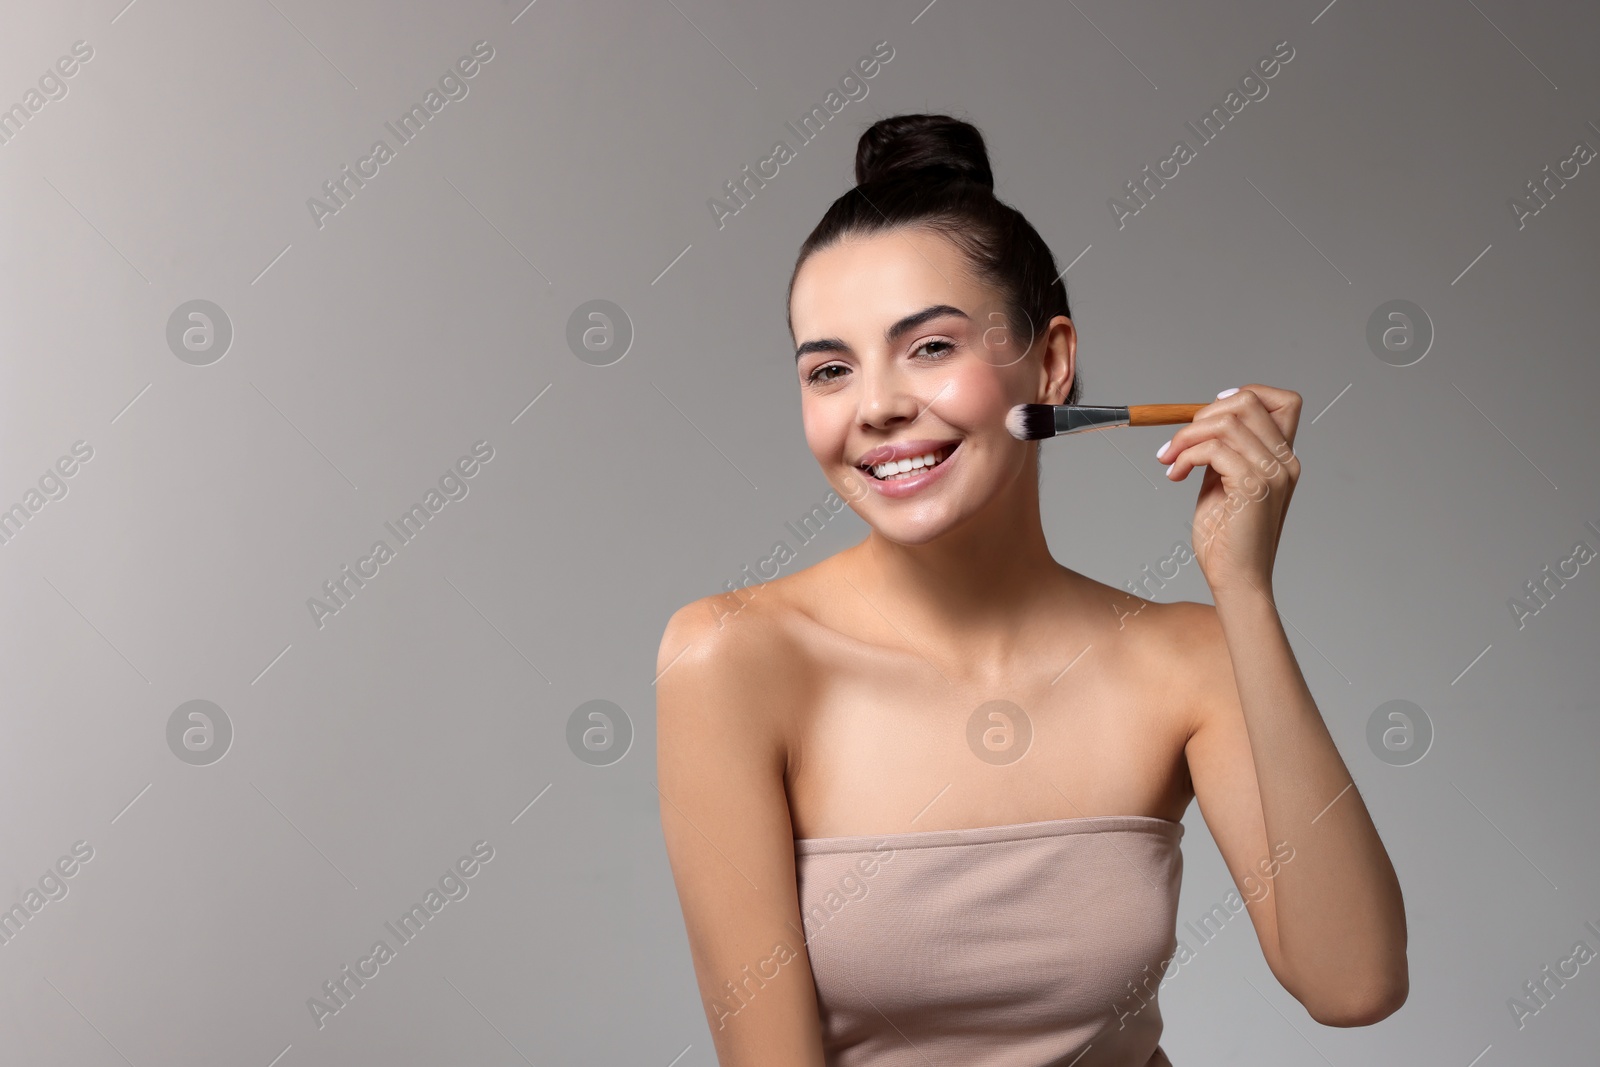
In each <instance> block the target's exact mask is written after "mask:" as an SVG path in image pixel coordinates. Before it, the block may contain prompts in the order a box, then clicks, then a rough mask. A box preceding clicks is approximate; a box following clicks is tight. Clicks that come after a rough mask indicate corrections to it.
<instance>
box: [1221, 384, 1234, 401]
mask: <svg viewBox="0 0 1600 1067" xmlns="http://www.w3.org/2000/svg"><path fill="white" fill-rule="evenodd" d="M1238 391H1239V388H1238V386H1235V387H1234V388H1232V389H1224V390H1223V391H1222V392H1220V393H1218V394H1217V399H1218V400H1221V399H1222V398H1223V397H1229V396H1232V395H1233V394H1234V393H1237V392H1238Z"/></svg>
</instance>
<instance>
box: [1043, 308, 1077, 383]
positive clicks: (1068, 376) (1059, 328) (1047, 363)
mask: <svg viewBox="0 0 1600 1067" xmlns="http://www.w3.org/2000/svg"><path fill="white" fill-rule="evenodd" d="M1040 371H1041V373H1042V374H1043V376H1044V382H1043V385H1044V390H1043V391H1044V400H1042V401H1041V403H1046V404H1065V403H1066V402H1067V396H1068V395H1069V394H1070V393H1071V392H1072V383H1073V381H1074V380H1075V379H1076V377H1077V373H1078V331H1077V328H1076V327H1075V326H1073V324H1072V320H1071V319H1069V318H1067V317H1066V316H1065V315H1057V316H1056V317H1055V318H1053V319H1051V320H1050V324H1049V326H1048V327H1047V328H1046V331H1045V338H1044V351H1043V354H1042V358H1041V360H1040Z"/></svg>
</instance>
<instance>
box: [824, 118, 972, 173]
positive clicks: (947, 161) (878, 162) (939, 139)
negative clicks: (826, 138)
mask: <svg viewBox="0 0 1600 1067" xmlns="http://www.w3.org/2000/svg"><path fill="white" fill-rule="evenodd" d="M913 173H921V174H922V175H923V176H924V177H925V178H932V177H937V176H940V175H941V174H942V175H943V176H946V177H949V178H962V179H965V180H967V181H970V182H972V183H974V184H975V185H981V186H983V187H984V188H986V189H988V190H989V191H990V192H993V191H994V172H993V171H991V170H990V169H989V153H988V150H987V149H986V148H985V147H984V144H983V135H982V134H981V133H979V132H978V128H977V127H976V126H973V125H972V124H971V123H967V122H962V121H961V120H960V119H954V118H951V117H950V116H949V115H891V116H890V117H888V118H884V119H879V120H878V121H877V122H874V123H873V124H872V126H871V127H870V128H868V130H867V131H866V132H865V133H863V134H862V135H861V140H860V141H859V142H857V144H856V184H857V185H866V184H867V183H868V182H881V181H884V180H886V179H893V178H901V177H905V176H907V175H909V174H913Z"/></svg>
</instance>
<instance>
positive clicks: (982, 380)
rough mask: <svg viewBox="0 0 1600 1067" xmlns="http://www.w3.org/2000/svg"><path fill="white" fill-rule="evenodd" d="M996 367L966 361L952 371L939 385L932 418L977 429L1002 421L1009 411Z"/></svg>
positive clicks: (1010, 404)
mask: <svg viewBox="0 0 1600 1067" xmlns="http://www.w3.org/2000/svg"><path fill="white" fill-rule="evenodd" d="M1002 379H1003V376H1002V375H1001V374H1000V373H999V372H997V371H996V370H995V368H993V367H990V366H987V365H984V364H982V363H980V362H969V363H967V364H966V365H965V366H962V367H959V368H956V369H954V370H953V371H952V372H951V374H950V376H949V377H948V378H947V379H946V380H945V381H943V382H941V383H940V384H939V389H938V392H937V398H936V399H934V400H933V401H932V402H931V404H930V407H932V408H933V412H934V414H935V415H938V416H939V418H940V419H942V420H943V421H945V422H947V423H949V424H950V425H951V426H956V427H961V428H963V429H968V430H972V429H979V428H982V427H984V426H986V425H988V424H991V423H993V422H994V421H996V420H997V419H1004V418H1005V415H1006V412H1008V411H1010V410H1011V407H1012V406H1013V405H1012V402H1010V401H1008V400H1007V389H1006V383H1005V382H1004V381H1003V380H1002Z"/></svg>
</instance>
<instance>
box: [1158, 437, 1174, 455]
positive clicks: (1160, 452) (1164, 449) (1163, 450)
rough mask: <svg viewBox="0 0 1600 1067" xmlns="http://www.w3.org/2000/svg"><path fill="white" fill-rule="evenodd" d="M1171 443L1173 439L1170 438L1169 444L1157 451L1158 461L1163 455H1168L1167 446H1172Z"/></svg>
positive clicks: (1168, 439)
mask: <svg viewBox="0 0 1600 1067" xmlns="http://www.w3.org/2000/svg"><path fill="white" fill-rule="evenodd" d="M1171 443H1172V438H1170V437H1169V438H1167V444H1166V445H1162V446H1161V447H1160V448H1158V449H1156V458H1157V459H1160V458H1161V457H1162V456H1163V455H1165V454H1166V451H1167V445H1170V444H1171Z"/></svg>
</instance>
